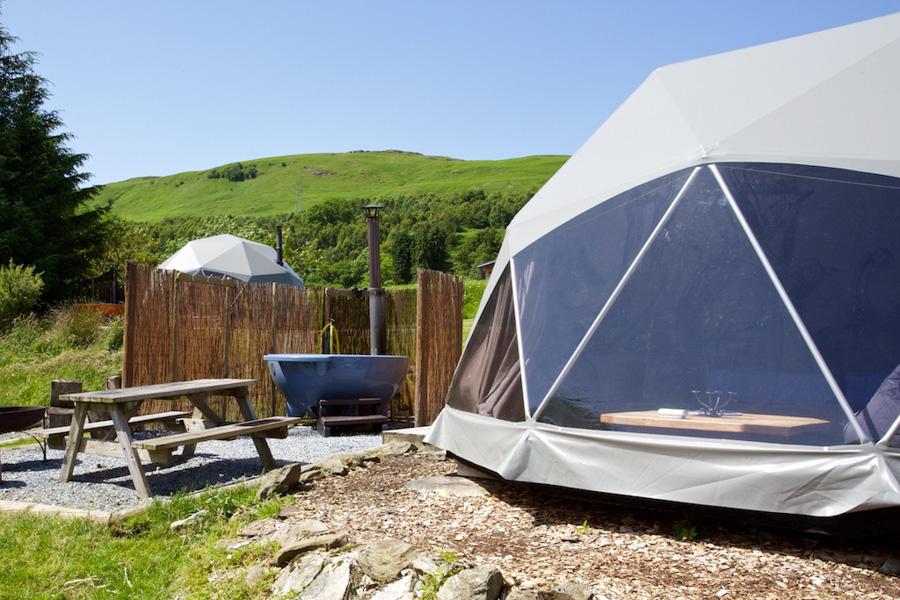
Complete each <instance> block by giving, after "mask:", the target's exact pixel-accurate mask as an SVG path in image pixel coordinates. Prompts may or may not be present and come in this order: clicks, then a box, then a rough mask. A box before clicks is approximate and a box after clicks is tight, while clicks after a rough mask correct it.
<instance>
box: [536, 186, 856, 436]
mask: <svg viewBox="0 0 900 600" xmlns="http://www.w3.org/2000/svg"><path fill="white" fill-rule="evenodd" d="M540 420H541V421H544V422H548V423H553V424H557V425H562V426H568V427H579V428H586V429H606V430H613V431H632V432H641V433H648V434H660V435H680V436H692V437H705V438H719V439H736V440H750V441H765V442H782V443H798V444H815V445H832V444H841V443H845V440H847V441H858V440H857V439H856V438H855V436H854V435H853V432H852V430H850V429H849V428H848V424H847V418H846V416H845V413H844V411H843V410H842V409H841V407H840V405H839V403H838V400H837V399H836V398H835V396H834V394H833V392H832V391H831V389H830V388H829V386H828V383H827V381H826V379H825V377H824V375H823V374H822V372H821V370H820V369H819V367H818V365H817V364H816V361H815V358H814V357H813V355H812V353H811V351H810V349H809V347H808V346H807V345H806V342H805V341H804V340H803V338H802V336H801V334H800V332H799V330H798V329H797V326H796V324H795V323H794V321H793V319H792V318H791V316H790V314H789V313H788V311H787V308H786V307H785V305H784V303H783V302H782V300H781V298H780V297H779V295H778V292H777V291H776V289H775V287H774V285H773V284H772V281H771V280H770V279H769V277H768V275H767V273H766V272H765V269H764V267H763V265H762V263H761V262H760V260H759V257H758V256H757V254H756V253H755V251H754V250H753V248H752V246H751V245H750V241H749V240H748V239H747V237H746V235H745V233H744V231H743V230H742V229H741V227H740V224H739V223H738V221H737V218H736V216H735V214H734V211H733V209H732V208H731V206H730V205H729V204H728V202H727V200H726V198H725V196H724V195H723V194H722V191H721V189H720V188H719V186H718V185H717V182H716V181H715V179H714V178H713V176H712V174H711V173H710V171H709V170H708V169H703V171H701V173H699V174H698V176H697V177H696V179H695V180H694V181H693V182H692V184H691V186H690V187H689V188H688V190H687V191H686V193H685V195H684V196H683V197H682V198H681V200H680V202H679V204H678V205H677V206H676V207H675V209H674V210H673V211H672V214H671V216H670V219H669V221H668V222H667V223H666V224H665V225H664V227H663V228H662V230H661V231H660V232H659V235H658V236H657V237H656V239H655V240H654V241H653V242H652V244H651V245H650V247H649V248H648V250H647V253H646V254H645V255H644V257H643V259H642V261H641V262H640V263H639V264H638V265H637V267H636V268H635V270H634V272H633V273H632V276H631V278H630V279H629V280H628V282H627V283H626V284H625V285H624V287H623V288H622V292H621V295H620V296H619V297H618V298H617V299H616V301H615V302H614V303H613V304H612V306H611V307H610V309H609V312H608V313H607V314H606V316H605V318H604V319H603V321H602V322H601V323H600V325H599V327H598V328H597V330H596V331H595V332H594V335H593V336H592V337H591V339H590V340H589V341H588V343H587V344H586V345H585V347H584V349H583V351H582V353H581V355H580V356H578V357H577V358H576V359H575V361H574V364H573V366H572V368H571V370H570V371H569V372H568V374H567V375H566V377H565V378H564V379H563V380H562V382H561V383H560V385H559V387H558V388H557V390H556V392H555V393H554V395H553V396H552V397H551V398H549V399H548V403H547V405H546V407H545V409H544V411H543V413H542V414H541V416H540ZM845 430H848V431H845Z"/></svg>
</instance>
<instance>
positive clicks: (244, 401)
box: [235, 390, 275, 471]
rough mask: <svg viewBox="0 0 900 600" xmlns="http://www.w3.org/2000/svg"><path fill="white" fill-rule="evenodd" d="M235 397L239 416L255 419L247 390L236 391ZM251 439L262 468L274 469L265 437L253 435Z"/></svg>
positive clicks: (254, 412) (247, 419) (246, 419)
mask: <svg viewBox="0 0 900 600" xmlns="http://www.w3.org/2000/svg"><path fill="white" fill-rule="evenodd" d="M235 399H236V400H237V403H238V408H240V409H241V416H242V417H244V420H245V421H255V420H256V411H255V410H253V405H252V404H250V393H249V392H248V391H247V390H242V391H239V392H236V393H235ZM251 439H252V440H253V444H254V445H255V446H256V451H257V452H258V453H259V458H260V459H261V460H262V463H263V468H264V469H265V470H266V471H269V470H271V469H274V468H275V459H274V458H272V451H271V450H269V444H267V443H266V438H264V437H257V436H255V435H254V436H252V437H251Z"/></svg>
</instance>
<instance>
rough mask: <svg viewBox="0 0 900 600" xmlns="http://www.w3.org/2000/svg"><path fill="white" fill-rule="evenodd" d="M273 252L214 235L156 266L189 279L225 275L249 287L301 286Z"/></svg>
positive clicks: (230, 236)
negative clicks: (266, 284) (254, 285)
mask: <svg viewBox="0 0 900 600" xmlns="http://www.w3.org/2000/svg"><path fill="white" fill-rule="evenodd" d="M276 257H277V254H276V252H275V250H274V249H273V248H271V247H270V246H266V245H265V244H260V243H258V242H252V241H250V240H245V239H244V238H240V237H237V236H235V235H231V234H222V235H214V236H211V237H207V238H202V239H199V240H193V241H190V242H188V243H187V244H185V245H184V246H183V247H182V248H181V249H180V250H178V252H176V253H175V254H173V255H172V256H170V257H169V258H168V259H166V260H165V261H164V262H163V263H162V264H160V265H159V268H160V269H166V270H171V271H180V272H182V273H187V274H190V275H199V274H202V275H227V276H228V277H233V278H234V279H239V280H241V281H245V282H248V283H263V282H276V283H285V284H288V285H299V286H302V285H303V280H301V279H300V277H299V276H298V275H297V274H296V273H295V272H294V270H293V269H291V267H290V266H289V265H288V264H286V263H285V264H284V265H279V264H278V263H277V262H276Z"/></svg>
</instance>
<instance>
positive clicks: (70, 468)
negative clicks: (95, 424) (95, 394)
mask: <svg viewBox="0 0 900 600" xmlns="http://www.w3.org/2000/svg"><path fill="white" fill-rule="evenodd" d="M85 418H87V404H84V403H81V402H76V403H75V409H74V410H73V411H72V425H71V426H70V427H69V437H68V439H67V440H66V457H65V458H64V459H63V464H62V469H61V470H60V472H59V480H60V481H61V482H62V483H66V482H67V481H69V480H70V479H72V473H73V472H74V471H75V457H76V456H78V449H79V448H80V447H81V437H82V436H83V435H84V420H85Z"/></svg>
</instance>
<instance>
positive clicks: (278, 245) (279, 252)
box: [275, 225, 284, 266]
mask: <svg viewBox="0 0 900 600" xmlns="http://www.w3.org/2000/svg"><path fill="white" fill-rule="evenodd" d="M275 262H277V263H278V264H279V265H281V266H284V245H283V243H282V240H281V225H278V226H277V227H275Z"/></svg>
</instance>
